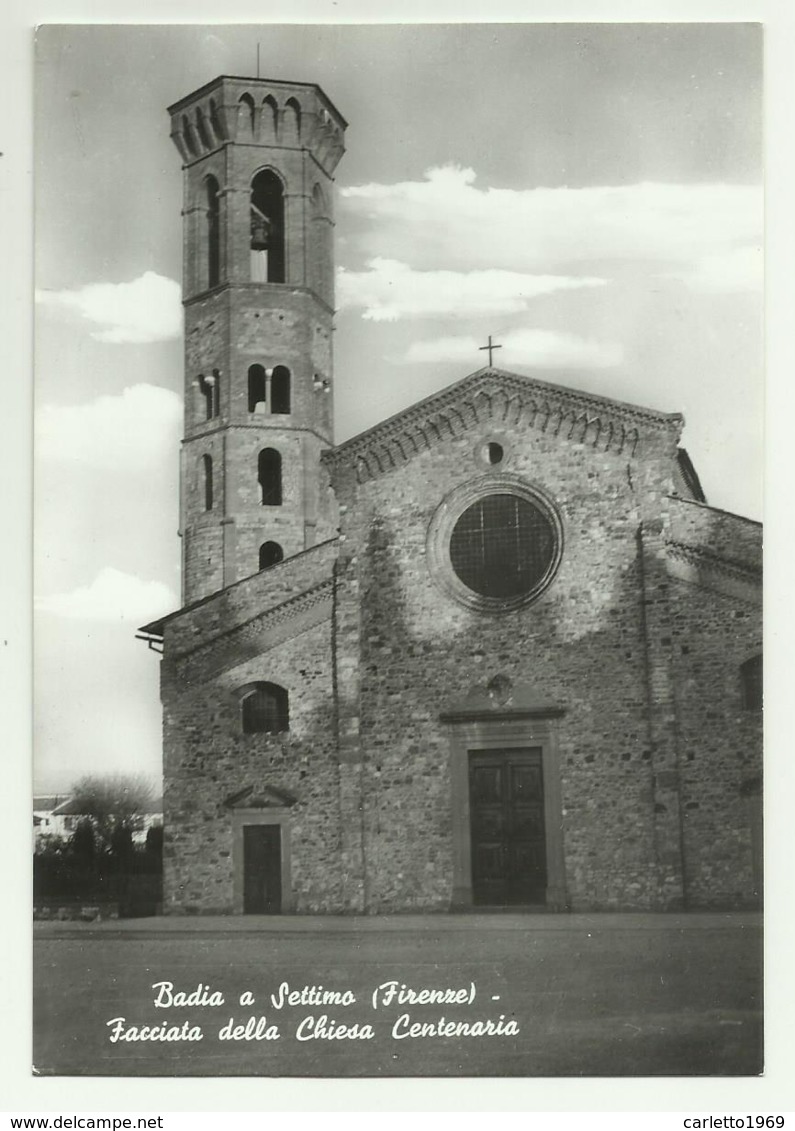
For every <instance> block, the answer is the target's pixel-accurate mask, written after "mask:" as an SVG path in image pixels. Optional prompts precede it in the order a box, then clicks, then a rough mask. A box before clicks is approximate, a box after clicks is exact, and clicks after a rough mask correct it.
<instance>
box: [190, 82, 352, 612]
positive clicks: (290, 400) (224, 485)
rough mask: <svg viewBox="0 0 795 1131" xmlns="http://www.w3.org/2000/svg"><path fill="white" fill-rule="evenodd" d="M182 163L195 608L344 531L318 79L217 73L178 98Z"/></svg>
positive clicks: (326, 147)
mask: <svg viewBox="0 0 795 1131" xmlns="http://www.w3.org/2000/svg"><path fill="white" fill-rule="evenodd" d="M169 114H170V115H171V137H172V139H173V141H174V144H175V145H176V147H177V149H178V150H179V153H180V156H181V158H182V161H183V170H184V186H183V212H182V215H183V224H184V228H183V245H184V253H183V306H184V308H185V431H184V439H183V444H182V464H181V471H182V476H181V484H182V486H181V498H180V526H181V535H182V540H183V545H182V561H183V570H182V576H183V594H182V596H183V601H184V602H185V603H186V604H188V603H190V602H192V601H196V600H198V599H200V598H202V597H206V596H208V595H209V594H211V593H214V592H216V591H218V590H219V589H223V588H225V587H226V586H228V585H232V584H233V583H234V582H236V581H239V580H241V579H242V578H244V577H249V576H250V575H251V574H254V573H256V572H257V571H258V570H259V569H266V568H268V566H271V565H274V564H275V563H276V562H278V561H281V560H282V558H287V557H290V556H292V555H293V554H297V553H300V552H301V551H302V550H305V549H308V548H309V547H310V546H312V545H314V544H315V543H316V542H319V541H323V540H324V539H326V538H329V537H331V536H333V534H335V533H336V517H335V514H334V513H333V507H334V504H333V500H332V498H331V495H330V492H329V490H328V488H327V486H326V483H325V480H324V478H323V473H322V470H321V465H320V454H321V452H322V451H323V449H324V448H327V447H330V446H331V445H332V444H333V442H334V441H333V373H332V331H333V325H332V323H333V315H334V243H333V227H334V219H333V174H334V170H335V168H336V166H337V164H338V162H339V160H340V158H341V157H342V155H343V153H344V151H345V149H344V133H345V128H346V125H347V123H346V122H345V120H344V118H343V117H342V116H341V115H340V114H339V112H338V111H337V110H336V109H335V107H334V105H333V104H332V103H331V102H330V101H329V99H328V98H327V97H326V95H325V94H324V93H323V91H322V90H321V89H320V87H318V86H315V85H314V84H312V83H294V82H276V81H272V80H270V79H246V78H233V77H229V76H221V77H219V78H217V79H215V80H214V81H213V82H211V83H208V84H207V85H206V86H203V87H202V88H201V89H200V90H197V91H195V92H194V93H193V94H190V95H188V96H187V97H186V98H183V99H182V100H181V101H179V102H177V103H175V104H174V105H173V106H171V107H169Z"/></svg>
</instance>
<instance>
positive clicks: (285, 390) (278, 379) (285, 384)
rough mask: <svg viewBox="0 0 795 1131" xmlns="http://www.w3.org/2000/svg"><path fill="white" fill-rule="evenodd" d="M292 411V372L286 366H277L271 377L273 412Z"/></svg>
mask: <svg viewBox="0 0 795 1131" xmlns="http://www.w3.org/2000/svg"><path fill="white" fill-rule="evenodd" d="M289 411H290V370H289V369H288V368H287V366H286V365H277V366H276V368H275V369H274V371H273V376H272V377H271V412H275V413H280V414H284V413H288V412H289Z"/></svg>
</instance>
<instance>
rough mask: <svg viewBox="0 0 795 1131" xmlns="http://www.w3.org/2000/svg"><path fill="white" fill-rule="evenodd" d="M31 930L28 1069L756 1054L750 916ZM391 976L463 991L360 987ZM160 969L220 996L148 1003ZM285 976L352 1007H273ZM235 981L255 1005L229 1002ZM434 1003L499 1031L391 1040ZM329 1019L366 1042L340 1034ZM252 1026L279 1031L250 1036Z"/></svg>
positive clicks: (751, 1061) (594, 1062) (182, 985)
mask: <svg viewBox="0 0 795 1131" xmlns="http://www.w3.org/2000/svg"><path fill="white" fill-rule="evenodd" d="M34 935H35V943H34V979H35V1003H34V1064H35V1067H36V1071H38V1072H40V1073H42V1074H58V1075H120V1076H121V1075H125V1076H131V1075H132V1076H134V1075H149V1076H170V1075H176V1076H185V1075H201V1076H204V1075H223V1076H263V1075H264V1076H269V1075H277V1076H380V1075H390V1076H395V1075H406V1076H450V1075H461V1076H579V1075H585V1076H612V1075H615V1076H627V1075H633V1076H660V1075H752V1074H756V1073H758V1072H760V1071H761V1068H762V1063H761V1001H762V985H761V960H762V958H761V955H762V939H761V917H760V916H758V915H754V914H725V915H720V914H714V915H712V914H691V915H639V914H638V915H566V916H564V915H514V914H505V915H465V916H463V915H462V916H427V917H421V916H400V917H394V918H383V919H382V918H368V919H354V918H322V919H321V918H309V917H307V918H304V917H294V918H287V917H285V918H266V917H263V918H257V917H253V916H247V917H241V918H218V919H209V918H201V919H182V918H168V919H139V920H127V921H124V922H105V923H97V924H83V923H37V924H36V925H35V931H34ZM391 981H394V982H396V983H397V984H398V986H400V985H405V986H407V987H409V988H411V989H413V990H420V989H421V988H426V989H445V988H447V987H450V988H451V989H456V990H457V989H461V990H462V991H463V994H462V996H464V995H465V996H466V997H467V998H468V999H470V1000H467V1001H466V1002H465V1003H463V1002H458V1003H455V1002H453V1003H449V1002H448V1003H447V1004H423V1003H406V1004H399V1003H398V1002H392V1003H390V1004H386V1005H385V1004H383V1003H379V1005H378V1008H375V1009H374V1008H373V1003H372V996H373V991H374V990H375V989H376V988H377V987H378V986H379V985H381V984H383V983H386V982H391ZM160 982H169V983H172V984H173V991H172V993H173V994H176V993H177V992H178V991H182V992H184V993H186V994H189V993H191V992H192V991H196V990H197V987H199V986H200V985H201V986H202V987H204V989H205V990H207V992H208V994H209V993H210V992H218V993H221V994H222V995H223V998H224V1002H223V1004H222V1005H209V1004H205V1005H203V1006H201V1005H196V1004H186V1005H180V1004H177V1002H176V1001H174V1002H173V1003H172V1004H171V1005H170V1006H168V1007H156V1006H155V1004H154V999H155V997H156V996H157V994H158V993H160V991H156V990H153V989H152V986H153V984H154V983H160ZM282 983H288V985H289V987H290V990H303V988H304V987H307V986H310V987H311V986H314V987H323V989H324V990H332V991H336V992H338V993H342V992H343V991H346V990H348V991H350V994H351V995H352V996H353V997H354V998H355V1001H354V1002H352V1003H351V1004H347V1005H345V1004H340V1003H332V1004H325V1005H319V1004H314V1003H313V1002H312V1001H306V1000H305V1001H304V1003H303V1004H302V1003H300V1002H298V1001H296V1002H294V1003H290V1002H285V1003H284V1004H283V1005H282V1007H281V1008H277V1006H276V1004H275V1003H274V1002H273V1001H272V1000H271V995H275V996H276V998H277V1001H278V995H279V987H280V986H281V985H282ZM473 985H474V990H473V988H472V987H473ZM245 991H250V992H251V993H252V994H253V995H254V998H255V1000H254V1001H253V1002H249V1003H245V1002H244V1004H241V1002H240V998H241V995H243V994H244V992H245ZM285 992H286V991H285ZM163 1000H166V999H165V991H163ZM206 1000H207V995H205V1001H206ZM406 1015H408V1018H409V1019H408V1020H404V1021H400V1022H398V1019H399V1018H401V1017H404V1018H405V1017H406ZM263 1016H264V1018H265V1021H264V1022H260V1039H257V1038H256V1037H255V1036H253V1037H251V1038H250V1039H245V1037H244V1033H243V1032H242V1031H241V1032H240V1033H239V1034H238V1039H236V1040H221V1039H219V1034H220V1033H221V1032H222V1031H223V1030H224V1027H225V1026H226V1027H228V1023H229V1021H230V1019H233V1026H238V1025H240V1026H244V1025H245V1023H246V1022H247V1021H248V1020H249V1018H253V1019H254V1021H253V1022H252V1023H251V1024H252V1027H253V1028H255V1027H256V1024H257V1022H258V1020H259V1018H261V1017H263ZM323 1016H325V1017H326V1018H327V1019H328V1022H333V1023H336V1028H335V1027H334V1026H333V1025H332V1026H329V1024H328V1023H326V1024H325V1029H326V1030H327V1029H328V1028H329V1027H331V1029H332V1032H336V1033H337V1035H336V1036H333V1037H328V1036H325V1035H317V1036H312V1037H310V1039H306V1040H299V1039H298V1034H300V1035H302V1036H305V1037H306V1036H308V1035H310V1034H312V1033H313V1032H317V1028H318V1019H319V1018H321V1017H323ZM442 1017H444V1018H445V1020H446V1021H447V1022H448V1023H449V1022H456V1023H458V1022H467V1023H469V1024H473V1023H475V1022H478V1021H480V1022H483V1021H484V1020H485V1019H490V1020H491V1021H492V1023H493V1024H495V1025H497V1026H498V1028H502V1029H503V1030H505V1029H508V1032H502V1033H500V1032H498V1033H496V1034H494V1035H466V1034H464V1033H463V1032H460V1031H459V1033H458V1035H432V1034H428V1033H427V1032H426V1033H425V1034H424V1035H417V1036H400V1034H401V1033H403V1032H405V1031H406V1030H407V1029H408V1028H409V1026H410V1025H412V1024H418V1023H419V1024H422V1023H425V1024H431V1025H435V1026H437V1027H438V1026H439V1024H440V1020H441V1018H442ZM501 1017H502V1021H500V1018H501ZM114 1018H124V1019H125V1020H124V1022H123V1023H121V1024H119V1025H117V1026H116V1028H117V1029H119V1030H120V1031H121V1032H130V1027H133V1026H134V1027H136V1029H137V1031H138V1032H140V1030H141V1028H142V1027H143V1026H150V1027H151V1026H157V1027H163V1029H165V1030H168V1029H172V1030H177V1031H186V1030H190V1029H191V1028H192V1027H196V1026H198V1027H199V1029H200V1031H201V1033H202V1039H201V1040H198V1041H187V1040H180V1041H176V1040H170V1041H162V1040H148V1039H147V1040H143V1041H141V1040H138V1041H130V1040H117V1041H115V1042H113V1041H111V1039H110V1036H111V1034H112V1032H113V1031H114V1029H113V1027H109V1026H108V1025H107V1022H108V1021H110V1020H112V1019H114ZM307 1018H314V1019H315V1020H314V1021H307V1020H305V1019H307ZM186 1022H187V1025H186V1024H185V1023H186ZM396 1022H398V1029H397V1034H398V1035H395V1031H394V1029H393V1027H394V1026H395V1023H396ZM509 1022H512V1023H513V1025H509V1024H508V1023H509ZM340 1025H343V1026H346V1027H347V1031H348V1032H349V1033H350V1032H351V1030H353V1031H354V1032H355V1031H357V1028H356V1027H358V1032H359V1033H360V1034H361V1033H362V1032H364V1033H365V1034H366V1033H367V1032H368V1031H369V1032H371V1033H372V1037H371V1038H370V1039H366V1038H365V1039H362V1038H361V1037H359V1036H357V1037H352V1038H351V1037H346V1036H340V1035H339V1026H340ZM364 1026H369V1030H367V1029H365V1028H364ZM320 1028H321V1033H323V1029H324V1025H323V1023H321V1026H320ZM514 1028H515V1029H516V1030H518V1032H514V1031H511V1030H512V1029H514ZM266 1029H270V1032H271V1035H273V1033H275V1032H276V1031H278V1034H279V1036H278V1039H272V1040H271V1039H262V1035H263V1033H264V1031H265V1030H266ZM133 1031H135V1030H133ZM156 1031H163V1030H161V1029H158V1030H156Z"/></svg>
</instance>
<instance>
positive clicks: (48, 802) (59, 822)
mask: <svg viewBox="0 0 795 1131" xmlns="http://www.w3.org/2000/svg"><path fill="white" fill-rule="evenodd" d="M90 819H91V818H90V817H89V816H88V815H87V814H86V813H84V812H82V810H81V807H80V805H79V804H78V802H77V801H75V799H74V798H72V797H69V796H65V795H63V794H61V795H60V796H57V795H55V796H53V795H51V796H47V797H34V798H33V831H34V843H35V846H36V847H37V848H38V847H40V846H41V845H42V844H43V843H44V842H45V841H46V840H48V839H54V838H62V839H68V838H69V837H71V835H72V834H73V833H74V831H75V829H76V828H77V826H78V825H79V824H80V822H81V821H84V820H90ZM135 823H136V828H135V829H134V831H133V841H134V842H135V843H136V844H143V843H144V842H145V841H146V834H147V833H148V832H149V830H150V829H151V828H153V827H154V826H156V825H162V823H163V800H162V798H156V799H155V800H154V801H152V802H150V803H149V804H148V805H146V806H145V807H144V809H143V811H142V812H141V814H140V817H139V818H137V819H136V822H135Z"/></svg>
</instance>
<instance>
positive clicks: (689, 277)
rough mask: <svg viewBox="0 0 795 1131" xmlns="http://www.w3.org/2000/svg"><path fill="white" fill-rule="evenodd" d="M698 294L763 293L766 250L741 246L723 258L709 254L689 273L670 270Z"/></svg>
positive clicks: (672, 276) (722, 256) (673, 275)
mask: <svg viewBox="0 0 795 1131" xmlns="http://www.w3.org/2000/svg"><path fill="white" fill-rule="evenodd" d="M667 274H668V276H669V277H671V278H675V279H680V280H681V281H682V282H683V283H686V284H687V286H689V287H691V288H692V289H693V290H694V291H702V292H704V293H707V294H741V293H743V292H746V291H761V290H762V286H763V284H764V256H763V253H762V248H761V247H759V246H756V247H753V246H749V247H737V248H732V250H731V251H727V252H723V253H722V254H719V255H705V256H703V257H702V258H701V259H699V260H697V261H696V263H695V264H694V265H693V266H692V267H691V268H690V269H689V270H687V271H669V272H667Z"/></svg>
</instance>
